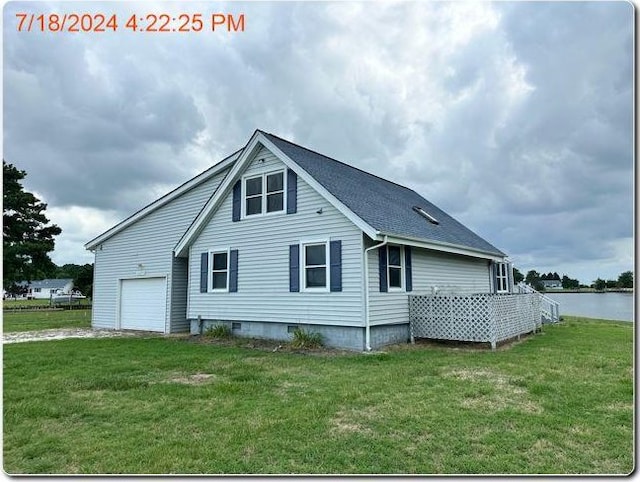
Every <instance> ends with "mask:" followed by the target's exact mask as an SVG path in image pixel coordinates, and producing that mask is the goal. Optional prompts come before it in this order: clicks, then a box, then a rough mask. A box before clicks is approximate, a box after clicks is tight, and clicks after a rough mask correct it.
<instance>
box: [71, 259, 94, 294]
mask: <svg viewBox="0 0 640 482" xmlns="http://www.w3.org/2000/svg"><path fill="white" fill-rule="evenodd" d="M73 285H74V286H75V287H76V289H78V290H80V291H82V294H83V295H85V296H87V297H88V298H91V296H92V295H93V264H85V265H83V266H80V269H79V270H78V272H77V274H76V276H75V277H74V278H73Z"/></svg>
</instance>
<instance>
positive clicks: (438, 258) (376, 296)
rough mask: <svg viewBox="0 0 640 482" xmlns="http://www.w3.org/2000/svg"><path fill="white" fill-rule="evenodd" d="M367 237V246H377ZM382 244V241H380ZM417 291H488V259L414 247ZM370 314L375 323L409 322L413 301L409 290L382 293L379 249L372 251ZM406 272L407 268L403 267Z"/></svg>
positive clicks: (414, 270)
mask: <svg viewBox="0 0 640 482" xmlns="http://www.w3.org/2000/svg"><path fill="white" fill-rule="evenodd" d="M373 244H374V243H373V242H370V241H368V240H367V242H366V246H367V247H369V246H373ZM376 244H378V243H376ZM411 257H412V264H411V266H412V274H413V276H412V279H413V291H411V293H413V294H420V293H425V292H429V293H430V292H431V288H433V287H438V289H439V290H441V292H443V291H446V292H455V293H488V292H489V291H491V283H490V277H489V266H488V262H487V261H486V260H483V259H479V258H471V257H468V256H461V255H455V254H449V253H442V252H439V251H433V250H428V249H421V248H415V247H412V248H411ZM368 263H369V304H370V309H369V314H370V315H369V316H370V323H371V325H380V324H386V323H407V322H408V321H409V302H408V293H406V292H396V291H393V292H388V293H381V292H380V287H379V280H380V274H379V267H378V250H376V249H374V250H371V251H370V252H369V255H368ZM402 274H403V276H404V271H403V273H402Z"/></svg>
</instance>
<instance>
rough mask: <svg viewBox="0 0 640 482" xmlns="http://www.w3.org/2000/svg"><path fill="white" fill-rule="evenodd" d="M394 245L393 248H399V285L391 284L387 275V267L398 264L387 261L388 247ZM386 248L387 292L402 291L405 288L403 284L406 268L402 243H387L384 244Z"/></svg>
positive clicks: (395, 266)
mask: <svg viewBox="0 0 640 482" xmlns="http://www.w3.org/2000/svg"><path fill="white" fill-rule="evenodd" d="M390 246H391V247H394V248H399V249H400V286H399V287H398V286H391V276H389V268H390V267H394V268H397V267H398V265H396V264H394V265H391V263H389V247H390ZM386 250H387V291H388V292H396V293H398V292H403V291H404V289H405V286H404V284H405V283H404V277H405V274H404V272H405V271H404V270H405V269H406V267H405V263H404V247H403V246H402V245H399V244H387V246H386Z"/></svg>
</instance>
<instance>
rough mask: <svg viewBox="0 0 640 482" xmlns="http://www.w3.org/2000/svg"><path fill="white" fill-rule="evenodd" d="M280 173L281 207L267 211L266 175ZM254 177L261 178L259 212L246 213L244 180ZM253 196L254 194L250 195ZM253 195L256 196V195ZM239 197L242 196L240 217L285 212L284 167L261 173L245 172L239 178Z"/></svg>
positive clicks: (285, 183)
mask: <svg viewBox="0 0 640 482" xmlns="http://www.w3.org/2000/svg"><path fill="white" fill-rule="evenodd" d="M279 173H282V209H281V210H280V211H271V212H270V213H268V212H267V176H271V175H273V174H279ZM256 177H261V178H262V194H261V195H260V199H261V200H262V203H261V209H262V210H261V212H260V213H256V214H247V196H246V187H245V186H246V182H247V179H255V178H256ZM252 197H254V196H252ZM255 197H258V196H257V195H256V196H255ZM241 198H242V209H241V213H242V215H241V219H246V218H259V217H262V216H273V215H277V214H282V213H286V212H287V173H286V169H276V170H273V171H268V172H263V173H262V174H247V175H245V176H242V180H241Z"/></svg>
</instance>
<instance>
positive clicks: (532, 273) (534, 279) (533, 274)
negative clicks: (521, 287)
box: [524, 269, 540, 288]
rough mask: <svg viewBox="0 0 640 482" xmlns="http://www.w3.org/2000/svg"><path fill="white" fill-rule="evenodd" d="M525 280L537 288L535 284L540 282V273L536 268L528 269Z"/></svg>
mask: <svg viewBox="0 0 640 482" xmlns="http://www.w3.org/2000/svg"><path fill="white" fill-rule="evenodd" d="M524 280H525V281H526V282H527V283H528V284H530V285H531V286H533V287H534V288H535V284H536V283H539V282H540V273H538V272H537V271H536V270H534V269H532V270H529V271H527V275H526V276H525V277H524Z"/></svg>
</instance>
